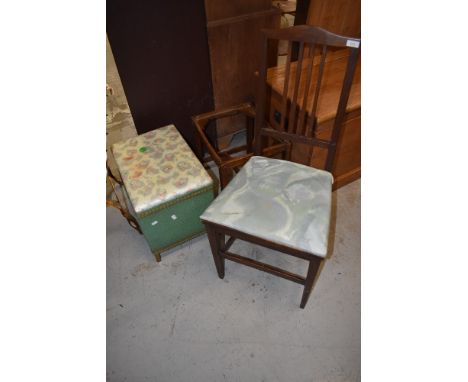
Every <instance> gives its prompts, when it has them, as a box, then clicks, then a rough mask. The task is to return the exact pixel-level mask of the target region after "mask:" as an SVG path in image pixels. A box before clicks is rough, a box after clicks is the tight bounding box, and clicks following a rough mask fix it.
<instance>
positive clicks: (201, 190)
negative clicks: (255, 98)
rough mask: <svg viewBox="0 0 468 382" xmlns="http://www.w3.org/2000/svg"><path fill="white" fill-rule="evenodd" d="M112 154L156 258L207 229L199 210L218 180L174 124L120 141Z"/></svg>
mask: <svg viewBox="0 0 468 382" xmlns="http://www.w3.org/2000/svg"><path fill="white" fill-rule="evenodd" d="M112 153H113V155H114V157H115V160H116V163H117V166H118V169H119V172H120V174H121V177H122V180H123V182H124V186H125V191H126V194H127V196H128V199H129V201H130V208H131V210H132V211H131V212H132V213H133V214H134V216H135V218H136V219H137V221H138V223H139V224H140V227H141V230H142V231H143V234H144V236H145V238H146V240H147V242H148V244H149V246H150V248H151V251H152V252H153V253H154V255H155V256H156V259H157V260H158V261H160V253H161V252H163V251H165V250H167V249H170V248H171V247H174V246H176V245H178V244H180V243H182V242H184V241H186V240H189V239H191V238H193V237H195V236H197V235H200V234H202V233H204V226H203V224H202V223H201V221H200V215H201V214H202V213H203V212H204V210H205V209H206V208H207V207H208V206H209V204H210V203H211V201H212V200H213V197H214V187H215V185H214V183H213V180H212V179H211V177H210V176H209V175H208V173H207V172H206V170H205V169H204V168H203V166H202V164H201V163H200V162H199V161H198V159H197V157H196V156H195V154H194V153H193V152H192V150H191V149H190V147H189V146H188V144H187V143H186V142H185V140H184V139H183V138H182V136H181V135H180V133H179V132H178V131H177V129H176V127H175V126H174V125H168V126H165V127H161V128H159V129H156V130H153V131H150V132H148V133H145V134H142V135H139V136H137V137H134V138H130V139H128V140H126V141H123V142H119V143H116V144H114V145H113V146H112Z"/></svg>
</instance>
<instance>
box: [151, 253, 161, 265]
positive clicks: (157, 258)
mask: <svg viewBox="0 0 468 382" xmlns="http://www.w3.org/2000/svg"><path fill="white" fill-rule="evenodd" d="M153 255H154V257H156V261H157V262H158V263H159V262H160V261H161V253H160V252H158V251H153Z"/></svg>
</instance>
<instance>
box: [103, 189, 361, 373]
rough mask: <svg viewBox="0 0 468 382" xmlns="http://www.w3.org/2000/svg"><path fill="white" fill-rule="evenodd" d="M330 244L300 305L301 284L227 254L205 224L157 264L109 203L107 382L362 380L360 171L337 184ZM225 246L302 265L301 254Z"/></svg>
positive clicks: (297, 269) (296, 268)
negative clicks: (218, 257) (214, 248)
mask: <svg viewBox="0 0 468 382" xmlns="http://www.w3.org/2000/svg"><path fill="white" fill-rule="evenodd" d="M334 212H335V218H334V219H333V221H334V223H333V225H334V226H333V227H332V235H331V236H332V238H334V239H333V246H332V251H331V252H332V253H331V255H330V256H329V258H328V260H327V261H326V263H325V266H324V267H323V269H322V272H321V274H320V276H319V278H318V281H317V283H316V285H315V287H314V289H313V291H312V294H311V297H310V299H309V302H308V304H307V306H306V308H305V309H304V310H302V309H300V308H299V302H300V299H301V295H302V286H300V285H298V284H295V283H293V282H290V281H287V280H283V279H280V278H277V277H274V276H271V275H269V274H266V273H263V272H260V271H257V270H255V269H251V268H247V267H244V266H242V265H240V264H237V263H233V262H229V261H227V260H226V276H225V278H224V280H220V279H219V278H218V276H217V273H216V270H215V266H214V263H213V259H212V256H211V252H210V249H209V244H208V240H207V238H206V235H204V236H201V237H199V238H197V239H194V240H191V241H190V242H188V243H187V244H185V245H182V246H179V247H177V248H175V249H174V250H172V251H169V252H166V253H165V254H163V259H162V262H161V263H156V261H155V260H154V257H153V255H152V254H151V252H150V251H149V249H148V247H147V245H146V242H145V240H144V238H143V236H140V235H139V234H138V233H137V232H136V231H135V230H133V229H132V228H130V226H129V225H128V224H127V222H126V221H125V220H124V219H123V218H122V217H121V215H120V214H119V212H118V211H116V210H115V209H112V208H108V209H107V380H108V381H129V382H130V381H131V382H140V381H142V382H143V381H158V382H165V381H192V382H197V381H200V382H211V381H289V382H294V381H318V382H325V381H333V382H338V381H359V380H360V181H356V182H354V183H351V184H350V185H348V186H346V187H343V188H341V189H340V190H338V191H337V192H335V193H334ZM232 251H234V252H236V251H237V252H238V253H239V254H243V255H250V256H252V257H254V258H256V259H261V260H262V261H266V262H268V263H270V264H274V265H277V266H282V267H285V268H287V269H289V270H291V271H292V272H297V273H300V274H305V270H306V266H305V265H306V264H305V262H304V261H303V260H300V259H296V258H292V257H288V256H286V255H280V254H279V253H277V252H274V251H271V250H266V249H264V248H260V247H256V246H253V245H250V244H248V243H243V242H236V243H235V244H234V245H233V247H232Z"/></svg>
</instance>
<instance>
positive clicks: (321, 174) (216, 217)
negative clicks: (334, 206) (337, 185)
mask: <svg viewBox="0 0 468 382" xmlns="http://www.w3.org/2000/svg"><path fill="white" fill-rule="evenodd" d="M332 183H333V176H332V175H331V174H330V173H329V172H327V171H323V170H318V169H315V168H312V167H308V166H304V165H300V164H297V163H292V162H289V161H284V160H279V159H272V158H265V157H259V156H254V157H252V158H251V159H250V160H249V161H248V162H247V163H246V164H245V165H244V167H243V168H242V169H241V171H240V172H239V173H238V174H237V175H236V176H235V177H234V179H233V180H232V181H231V182H230V183H229V184H228V186H227V187H226V188H225V189H224V190H223V191H222V192H221V193H220V194H219V196H218V197H217V198H216V199H215V201H214V202H213V203H212V204H211V205H210V206H209V207H208V208H207V209H206V211H205V212H204V213H203V214H202V215H201V219H203V220H207V221H209V222H212V223H216V224H221V225H224V226H227V227H229V228H233V229H236V230H238V231H241V232H244V233H247V234H250V235H254V236H256V237H259V238H262V239H266V240H270V241H272V242H275V243H278V244H283V245H287V246H289V247H293V248H295V249H299V250H302V251H305V252H308V253H312V254H314V255H317V256H320V257H325V256H326V254H327V245H328V232H329V227H330V215H331V189H332Z"/></svg>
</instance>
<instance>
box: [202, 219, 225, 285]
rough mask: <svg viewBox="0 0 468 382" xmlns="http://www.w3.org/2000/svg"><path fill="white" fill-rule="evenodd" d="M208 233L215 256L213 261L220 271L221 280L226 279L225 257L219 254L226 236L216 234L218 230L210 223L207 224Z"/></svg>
mask: <svg viewBox="0 0 468 382" xmlns="http://www.w3.org/2000/svg"><path fill="white" fill-rule="evenodd" d="M205 228H206V233H207V234H208V240H209V241H210V247H211V253H212V254H213V260H214V262H215V265H216V270H217V271H218V276H219V278H220V279H222V278H224V257H222V256H221V255H220V253H219V251H220V249H221V245H222V244H223V243H222V242H223V241H224V235H222V234H220V233H219V232H216V230H215V229H214V228H213V227H212V226H211V225H210V224H209V223H208V224H207V223H205Z"/></svg>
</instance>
